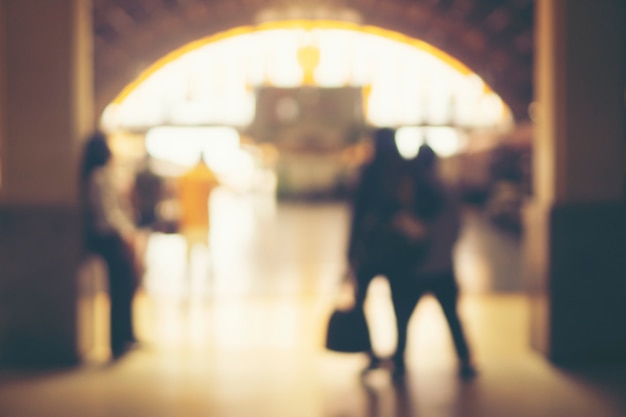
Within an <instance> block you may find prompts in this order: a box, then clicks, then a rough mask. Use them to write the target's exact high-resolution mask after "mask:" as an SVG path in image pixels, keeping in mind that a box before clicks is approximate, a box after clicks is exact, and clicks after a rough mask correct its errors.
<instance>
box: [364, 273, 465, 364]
mask: <svg viewBox="0 0 626 417" xmlns="http://www.w3.org/2000/svg"><path fill="white" fill-rule="evenodd" d="M377 275H384V276H386V277H387V280H388V281H389V286H390V287H391V300H392V303H393V309H394V312H395V315H396V328H397V333H398V342H397V346H396V352H395V353H394V355H393V356H394V359H398V360H401V359H402V358H404V353H405V351H406V344H407V333H408V325H409V320H410V319H411V316H412V315H413V311H414V310H415V307H416V306H417V303H418V302H419V300H420V298H421V297H422V296H423V295H424V294H426V293H429V292H430V293H432V294H433V295H434V296H435V298H436V299H437V301H438V302H439V304H440V305H441V308H442V310H443V313H444V315H445V317H446V320H447V322H448V327H449V328H450V333H451V334H452V340H453V342H454V347H455V349H456V353H457V356H458V357H459V360H461V361H468V360H469V358H470V352H469V347H468V345H467V341H466V339H465V334H464V332H463V327H462V325H461V321H460V319H459V315H458V312H457V302H458V295H459V291H458V287H457V284H456V280H455V276H454V271H452V270H450V271H445V272H441V273H436V274H428V275H422V276H415V274H413V273H410V272H407V271H406V270H401V269H393V270H388V271H384V270H380V269H377V268H362V269H361V270H360V271H357V273H356V279H357V286H358V289H357V292H356V305H357V306H359V307H362V305H363V302H364V301H365V296H366V295H367V288H368V286H369V284H370V282H371V281H372V279H373V278H374V277H375V276H377Z"/></svg>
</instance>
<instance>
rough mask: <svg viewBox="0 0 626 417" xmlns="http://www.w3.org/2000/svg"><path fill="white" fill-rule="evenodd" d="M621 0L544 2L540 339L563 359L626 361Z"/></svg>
mask: <svg viewBox="0 0 626 417" xmlns="http://www.w3.org/2000/svg"><path fill="white" fill-rule="evenodd" d="M625 6H626V3H624V1H623V0H602V1H597V0H576V1H571V0H538V1H537V6H536V11H537V16H536V63H535V65H536V74H535V81H536V82H535V88H536V99H537V103H538V116H539V120H538V122H537V129H536V132H537V135H536V138H535V142H534V177H535V187H534V188H535V196H534V201H533V202H532V204H531V205H530V206H529V207H528V209H527V211H526V230H527V235H526V237H525V245H524V246H525V257H526V259H525V260H526V263H525V264H526V268H527V271H526V276H527V278H528V282H529V285H530V290H531V291H530V293H531V303H532V306H531V326H532V329H531V330H532V334H531V336H532V337H531V338H532V343H533V346H534V347H535V348H536V349H538V350H539V351H541V352H543V353H544V354H545V355H546V356H547V357H549V358H550V359H552V360H553V361H555V362H560V363H574V364H578V363H584V362H600V361H616V360H626V206H625V204H624V190H625V187H624V174H625V172H626V170H625V160H626V147H625V130H624V115H625V113H624V107H625V106H624V92H625V87H626V82H625V81H626V66H625V48H626V44H625V35H626V33H625V31H624V26H625V23H626V21H625V19H624V16H625V11H626V7H625Z"/></svg>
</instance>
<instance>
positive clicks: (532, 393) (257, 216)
mask: <svg viewBox="0 0 626 417" xmlns="http://www.w3.org/2000/svg"><path fill="white" fill-rule="evenodd" d="M212 203H213V204H212V208H211V209H212V215H213V225H214V227H213V229H212V231H211V239H210V248H208V249H207V248H203V247H197V248H194V250H193V251H192V256H191V262H190V264H189V265H187V266H186V265H185V250H186V247H185V242H184V240H183V239H182V238H180V237H179V236H177V235H164V234H155V235H153V236H152V237H151V239H150V242H149V247H148V252H147V259H148V270H147V273H146V276H145V279H144V282H143V289H142V290H141V291H140V293H139V294H138V296H137V299H136V303H135V312H136V322H137V327H138V334H139V336H140V338H141V339H142V341H143V345H142V347H141V349H139V350H136V351H133V352H131V353H130V354H129V355H128V356H127V357H125V358H123V359H122V360H121V361H120V362H117V363H115V364H106V363H102V362H97V363H95V364H92V365H88V366H85V367H82V368H80V369H77V370H73V371H71V372H63V373H53V374H46V375H43V374H32V375H30V374H28V373H26V374H24V373H21V374H18V375H16V374H8V373H0V415H1V416H2V417H26V416H28V417H32V416H46V417H57V416H59V417H61V416H62V417H74V416H81V417H82V416H90V417H109V416H115V417H118V416H133V417H143V416H146V417H148V416H149V417H174V416H175V417H178V416H185V417H188V416H190V417H194V416H198V417H199V416H218V417H222V416H224V417H229V416H237V417H238V416H242V417H244V416H246V417H247V416H258V417H293V416H298V417H347V416H354V417H370V416H372V417H373V416H377V417H378V416H380V417H387V416H390V417H391V416H396V417H404V416H407V417H408V416H428V417H439V416H441V417H455V416H507V417H508V416H539V415H541V416H550V417H558V416H567V417H577V416H580V417H582V416H585V417H586V416H591V415H593V416H598V417H605V416H606V417H609V416H610V417H613V416H619V415H623V414H620V413H621V411H622V410H623V408H620V405H619V404H620V403H619V400H617V402H616V400H615V398H618V399H619V398H622V397H623V395H622V394H624V393H626V390H625V389H622V388H619V387H618V388H616V387H615V385H612V386H611V389H608V388H607V389H604V388H603V389H602V390H599V389H596V388H594V387H595V386H590V385H586V384H585V383H583V382H581V379H580V378H579V377H576V378H574V377H572V376H570V375H567V374H564V373H562V372H559V371H557V370H555V369H554V368H552V367H551V366H550V365H549V364H547V363H546V362H545V361H544V360H543V359H541V358H540V357H538V356H536V355H535V354H534V353H533V352H532V351H531V350H530V349H529V341H528V333H527V330H528V308H527V307H528V306H527V300H526V298H525V296H524V295H523V294H522V293H520V292H516V291H512V290H515V289H519V288H520V287H521V280H520V278H519V276H518V275H517V274H518V273H517V272H515V271H514V269H515V268H514V265H519V262H520V261H519V253H518V252H516V251H518V249H519V248H518V242H516V241H515V240H514V239H510V238H508V237H507V236H505V235H501V234H499V232H497V231H494V230H493V229H491V228H490V227H489V226H488V225H487V224H485V223H484V222H483V220H482V218H481V216H480V214H479V213H475V212H468V213H467V216H468V217H467V219H468V220H467V222H466V226H467V227H466V229H465V231H464V234H463V237H462V240H461V242H460V243H459V247H458V248H457V265H458V267H459V274H460V281H461V285H462V287H463V289H464V295H463V297H462V298H461V303H460V313H461V316H462V318H463V320H464V322H465V325H466V331H467V336H468V339H469V341H470V343H472V345H473V350H474V352H475V356H476V361H477V363H478V365H479V368H480V372H481V373H480V376H479V377H478V378H477V379H476V380H474V381H472V382H469V383H466V382H463V381H461V380H459V379H458V378H457V374H456V363H455V357H454V352H453V348H452V343H451V341H450V336H449V334H448V331H447V328H446V324H445V319H444V317H443V314H442V312H441V311H440V308H439V306H438V305H437V303H436V302H435V300H434V299H432V298H430V297H425V298H424V300H423V301H422V302H420V304H419V306H418V308H417V311H416V314H415V315H414V316H413V319H412V322H411V324H410V329H409V338H410V340H409V346H408V349H407V352H408V359H407V367H408V373H407V377H406V379H405V380H404V381H403V382H402V383H394V382H393V381H391V379H390V377H389V373H387V372H384V371H376V372H374V373H372V374H370V375H368V376H367V377H366V378H365V379H363V378H360V377H359V375H360V370H361V369H362V367H363V366H364V365H365V362H366V359H365V358H364V357H363V356H361V355H358V354H338V353H331V352H328V351H325V350H324V348H323V342H324V332H325V326H326V321H327V319H328V317H329V315H330V313H331V311H332V309H333V308H334V306H335V305H336V304H337V303H338V302H339V301H340V294H341V292H340V288H341V286H340V281H341V278H342V276H343V273H344V271H345V260H344V258H345V256H344V252H345V244H346V235H347V222H348V218H349V212H348V209H347V207H346V206H345V205H343V204H317V205H303V204H279V205H276V204H275V203H274V201H273V200H272V199H268V198H266V197H260V196H254V195H236V194H230V193H228V192H225V191H222V190H220V191H219V192H217V193H216V194H215V199H214V200H213V202H212ZM499 254H504V255H502V256H503V257H502V259H500V258H498V256H499ZM507 257H508V258H507ZM507 259H508V260H507ZM494 289H506V290H507V291H504V292H502V291H500V292H494ZM99 302H100V304H101V307H102V308H104V307H105V306H106V298H105V297H101V298H100V301H99ZM367 315H368V319H369V320H370V322H371V327H372V330H373V331H372V334H373V338H374V346H375V348H376V349H377V350H378V351H379V353H381V354H386V353H389V352H391V349H393V346H394V343H395V341H394V338H395V334H394V331H393V312H392V310H391V304H390V300H389V287H388V285H387V284H386V281H384V280H383V279H378V280H376V281H375V282H374V283H373V285H372V287H371V289H370V293H369V295H368V301H367ZM98 317H100V319H103V318H104V317H106V315H100V316H98ZM100 326H101V327H102V329H105V328H106V326H105V325H103V324H102V323H100ZM102 329H101V330H102ZM104 339H105V338H102V337H101V338H100V340H99V342H98V343H100V344H101V345H103V346H106V340H104ZM620 381H623V380H620ZM616 384H617V383H616ZM607 393H610V395H609V394H607ZM616 404H617V405H616Z"/></svg>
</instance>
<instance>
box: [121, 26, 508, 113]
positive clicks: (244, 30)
mask: <svg viewBox="0 0 626 417" xmlns="http://www.w3.org/2000/svg"><path fill="white" fill-rule="evenodd" d="M285 29H299V30H304V31H311V30H324V29H329V30H343V31H350V32H355V33H360V34H367V35H374V36H376V37H380V38H383V39H387V40H392V41H395V42H398V43H399V44H403V45H408V46H410V47H412V48H414V49H415V50H419V51H422V52H424V53H426V54H428V55H430V56H433V57H435V58H437V59H438V60H440V61H441V62H443V63H445V64H446V65H447V66H449V67H450V68H452V69H453V70H455V71H456V72H458V73H459V74H462V75H470V74H474V73H473V71H472V70H471V69H470V68H468V67H467V66H466V65H464V64H463V63H462V62H460V61H459V60H457V59H455V58H454V57H451V56H450V55H448V54H446V53H445V52H443V51H441V50H440V49H438V48H436V47H434V46H432V45H430V44H428V43H426V42H423V41H421V40H419V39H415V38H412V37H409V36H407V35H404V34H401V33H398V32H395V31H391V30H387V29H383V28H380V27H374V26H367V25H359V24H355V23H348V22H339V21H330V20H324V21H322V20H289V21H280V22H271V23H264V24H259V25H255V26H241V27H237V28H234V29H230V30H226V31H223V32H220V33H218V34H215V35H211V36H207V37H204V38H201V39H199V40H196V41H194V42H191V43H189V44H187V45H185V46H183V47H181V48H179V49H177V50H175V51H173V52H171V53H169V54H167V55H166V56H164V57H162V58H161V59H159V60H157V61H156V62H155V63H153V64H152V65H151V66H150V67H149V68H148V69H146V70H145V71H143V72H142V73H141V74H140V75H139V76H138V77H137V78H136V79H135V80H134V81H132V82H131V83H129V84H128V85H127V86H126V87H125V88H124V89H123V90H122V91H121V92H120V93H119V94H118V95H117V97H116V98H115V99H114V100H113V102H112V103H113V104H120V103H122V102H123V101H124V100H125V99H126V98H127V97H129V95H130V94H131V93H132V92H133V91H135V90H136V89H137V88H138V86H140V85H142V83H144V82H145V81H146V80H148V79H149V78H150V77H151V76H152V75H153V74H155V73H157V72H158V71H159V70H160V69H162V68H163V67H165V66H166V65H168V64H170V63H172V62H174V61H176V60H177V59H179V58H181V57H183V56H185V55H186V54H188V53H190V52H192V51H195V50H198V49H200V48H202V47H204V46H206V45H209V44H214V43H217V42H219V41H222V40H226V39H231V38H236V37H238V36H240V35H246V34H254V33H262V32H268V31H271V30H285ZM481 85H482V86H483V88H484V90H485V93H488V94H492V95H494V96H495V94H494V93H493V90H492V89H491V88H490V87H489V86H488V85H487V84H484V83H482V81H481ZM496 97H497V96H496ZM498 100H499V98H498ZM504 112H505V113H506V114H507V115H510V110H509V109H508V107H506V106H504Z"/></svg>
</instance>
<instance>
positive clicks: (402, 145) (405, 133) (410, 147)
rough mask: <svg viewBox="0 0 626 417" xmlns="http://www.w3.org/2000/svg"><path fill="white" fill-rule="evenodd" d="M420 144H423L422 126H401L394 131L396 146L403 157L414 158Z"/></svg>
mask: <svg viewBox="0 0 626 417" xmlns="http://www.w3.org/2000/svg"><path fill="white" fill-rule="evenodd" d="M422 144H424V129H423V128H421V127H401V128H400V129H398V130H397V131H396V146H397V147H398V152H400V155H402V157H403V158H404V159H411V158H414V157H415V156H416V155H417V151H418V150H419V147H420V146H421V145H422Z"/></svg>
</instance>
